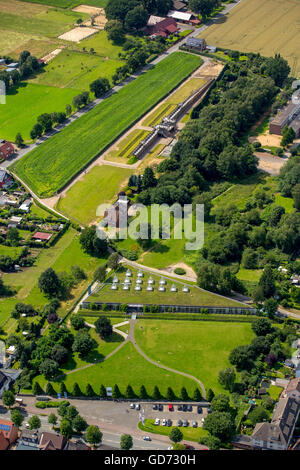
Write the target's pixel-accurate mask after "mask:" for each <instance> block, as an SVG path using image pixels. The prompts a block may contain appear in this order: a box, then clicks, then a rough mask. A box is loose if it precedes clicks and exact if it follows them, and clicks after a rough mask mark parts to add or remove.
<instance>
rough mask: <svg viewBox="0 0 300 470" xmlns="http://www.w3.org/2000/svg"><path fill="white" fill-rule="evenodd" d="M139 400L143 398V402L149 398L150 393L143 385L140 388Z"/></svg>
mask: <svg viewBox="0 0 300 470" xmlns="http://www.w3.org/2000/svg"><path fill="white" fill-rule="evenodd" d="M139 398H141V399H142V400H145V399H146V398H148V393H147V390H146V388H145V385H141V387H140V391H139Z"/></svg>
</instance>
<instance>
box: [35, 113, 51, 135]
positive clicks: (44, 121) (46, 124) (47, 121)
mask: <svg viewBox="0 0 300 470" xmlns="http://www.w3.org/2000/svg"><path fill="white" fill-rule="evenodd" d="M37 122H38V124H40V125H41V126H42V128H43V131H44V132H49V131H51V129H52V125H53V122H52V118H51V114H48V113H44V114H41V115H40V116H38V118H37Z"/></svg>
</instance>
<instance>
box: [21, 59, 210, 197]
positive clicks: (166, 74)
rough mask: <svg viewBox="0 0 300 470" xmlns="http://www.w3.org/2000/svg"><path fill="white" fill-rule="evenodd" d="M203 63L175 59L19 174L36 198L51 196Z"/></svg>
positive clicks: (25, 161) (81, 122) (49, 145)
mask: <svg viewBox="0 0 300 470" xmlns="http://www.w3.org/2000/svg"><path fill="white" fill-rule="evenodd" d="M201 63H202V60H201V59H200V58H199V57H197V56H192V55H188V54H184V53H181V52H176V53H173V54H171V55H170V56H168V57H167V58H166V59H164V60H163V61H161V62H160V63H159V64H157V65H156V66H155V67H154V68H153V69H151V70H149V71H148V72H146V73H144V74H142V75H141V76H140V77H138V78H137V79H136V80H134V81H133V82H131V83H129V84H127V85H126V86H125V87H124V88H122V89H121V90H120V91H119V92H118V93H115V94H113V95H112V96H110V97H109V98H107V99H106V100H105V101H103V102H102V103H100V104H98V105H97V106H96V107H95V108H94V109H92V110H91V111H90V112H88V113H87V114H85V115H84V116H82V117H81V118H79V119H77V120H76V121H74V122H73V123H71V124H70V125H69V126H68V127H66V128H65V129H64V130H63V131H61V132H59V133H58V134H56V135H54V136H53V137H52V138H51V139H49V140H48V141H46V142H45V143H44V144H43V145H41V146H40V147H38V148H36V149H34V150H33V151H32V152H30V153H29V154H27V155H26V156H25V157H23V158H22V159H21V160H19V161H18V162H17V163H16V164H15V165H13V168H14V171H16V173H17V174H18V176H19V177H20V178H21V179H23V180H24V181H25V183H26V184H28V185H29V186H30V188H31V189H32V190H33V191H34V192H35V193H36V194H37V195H39V196H42V197H47V196H51V195H52V194H53V193H54V192H56V191H59V190H60V189H61V188H62V187H63V186H65V185H66V184H67V183H68V181H70V180H71V179H72V178H73V177H74V176H75V175H76V174H77V173H78V172H80V170H82V169H83V168H84V167H85V166H86V165H87V164H88V163H89V162H90V161H91V160H93V159H94V158H96V157H97V156H98V155H99V154H100V153H101V152H102V151H103V150H105V148H106V147H107V146H108V145H109V144H110V143H112V142H113V141H114V140H116V139H117V137H118V136H119V135H120V134H121V133H123V132H124V131H125V130H126V129H127V128H128V127H129V126H130V125H132V124H133V123H134V122H135V121H137V120H138V119H139V118H141V117H142V116H143V115H144V114H145V113H146V112H147V111H148V110H149V109H150V108H151V107H153V106H154V105H155V104H156V103H157V102H158V101H159V100H161V99H162V98H163V97H164V96H165V95H167V94H168V93H170V91H172V90H173V89H174V88H175V87H176V86H177V85H178V84H179V83H180V82H181V81H183V80H184V79H185V78H186V77H187V76H188V75H189V74H191V73H192V72H193V71H194V70H195V69H196V68H197V67H199V66H200V64H201ZM175 65H176V67H175ZM142 95H143V100H140V96H142ZM116 109H117V110H118V112H117V113H116ZM57 149H60V150H59V151H57ZM66 162H68V164H66Z"/></svg>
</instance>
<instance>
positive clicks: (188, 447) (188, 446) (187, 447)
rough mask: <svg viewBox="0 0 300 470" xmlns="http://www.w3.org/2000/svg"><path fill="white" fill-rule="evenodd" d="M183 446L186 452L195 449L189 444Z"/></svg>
mask: <svg viewBox="0 0 300 470" xmlns="http://www.w3.org/2000/svg"><path fill="white" fill-rule="evenodd" d="M184 445H185V448H186V450H194V449H195V447H193V446H191V445H190V444H184Z"/></svg>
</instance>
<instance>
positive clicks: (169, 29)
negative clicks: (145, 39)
mask: <svg viewBox="0 0 300 470" xmlns="http://www.w3.org/2000/svg"><path fill="white" fill-rule="evenodd" d="M177 31H178V26H177V23H176V21H175V20H174V19H173V18H162V17H161V16H154V15H151V16H150V18H149V20H148V23H147V28H146V33H147V34H149V36H162V37H164V38H166V37H168V36H170V35H171V34H174V33H177Z"/></svg>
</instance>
